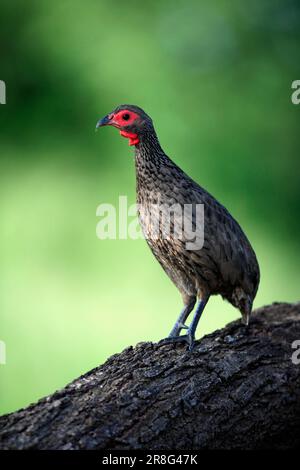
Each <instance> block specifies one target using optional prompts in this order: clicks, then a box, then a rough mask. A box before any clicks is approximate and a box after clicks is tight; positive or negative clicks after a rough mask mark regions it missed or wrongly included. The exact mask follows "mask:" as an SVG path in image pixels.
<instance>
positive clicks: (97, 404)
mask: <svg viewBox="0 0 300 470" xmlns="http://www.w3.org/2000/svg"><path fill="white" fill-rule="evenodd" d="M200 327H201V326H200ZM295 340H300V304H294V305H290V304H274V305H271V306H269V307H265V308H261V309H259V310H256V311H255V312H254V314H253V317H252V322H251V325H250V329H249V331H248V332H245V328H244V327H242V326H241V324H240V321H236V322H234V323H231V324H229V325H227V326H226V327H225V328H224V329H222V330H218V331H215V332H214V333H213V334H211V335H208V336H206V337H204V338H203V339H202V340H200V341H198V342H197V344H196V347H195V350H194V351H193V352H192V353H188V352H186V347H185V346H184V345H181V344H176V345H170V344H168V345H164V346H159V345H157V344H152V343H140V344H138V345H137V346H136V347H135V348H132V347H129V348H127V349H125V351H123V352H122V353H121V354H116V355H114V356H112V357H110V358H109V359H108V360H107V362H106V363H105V364H104V365H102V366H100V367H98V368H96V369H94V370H92V371H90V372H88V373H87V374H85V375H84V376H82V377H80V378H79V379H77V380H75V381H74V382H72V383H71V384H70V385H68V386H67V387H66V388H64V389H63V390H61V391H58V392H56V393H54V394H53V395H51V396H49V397H47V398H44V399H42V400H40V401H39V402H38V403H36V404H34V405H31V406H29V407H28V408H26V409H24V410H21V411H18V412H16V413H12V414H10V415H7V416H2V417H1V418H0V447H1V448H2V449H105V448H106V449H107V448H110V449H115V448H117V449H135V448H142V449H149V450H151V449H174V450H180V449H191V450H192V449H233V448H248V449H254V448H256V449H257V448H296V447H297V446H299V444H300V364H299V365H297V364H295V363H293V361H292V354H293V353H294V356H295V357H296V356H297V353H296V350H295V349H292V343H293V342H294V341H295ZM299 357H300V354H299ZM294 362H295V361H294Z"/></svg>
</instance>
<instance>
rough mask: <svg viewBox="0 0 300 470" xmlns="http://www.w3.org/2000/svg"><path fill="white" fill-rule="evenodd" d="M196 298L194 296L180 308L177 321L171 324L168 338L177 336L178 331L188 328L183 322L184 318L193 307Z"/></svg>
mask: <svg viewBox="0 0 300 470" xmlns="http://www.w3.org/2000/svg"><path fill="white" fill-rule="evenodd" d="M195 302H196V299H195V297H193V298H192V300H191V301H190V302H189V303H188V304H187V305H185V306H184V308H183V309H182V310H181V312H180V315H179V317H178V318H177V321H176V323H175V325H174V326H173V328H172V330H171V333H170V334H169V336H168V337H169V338H176V337H177V336H179V334H180V332H181V330H182V329H186V330H187V329H188V327H187V326H186V325H185V324H184V322H185V320H186V319H187V317H188V316H189V314H190V313H191V311H192V310H193V308H194V305H195Z"/></svg>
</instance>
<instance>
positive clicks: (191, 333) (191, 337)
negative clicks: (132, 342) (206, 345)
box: [160, 295, 209, 351]
mask: <svg viewBox="0 0 300 470" xmlns="http://www.w3.org/2000/svg"><path fill="white" fill-rule="evenodd" d="M208 299H209V295H206V296H205V297H203V299H201V300H200V301H199V303H198V305H197V308H196V311H195V314H194V317H193V320H192V321H191V324H190V326H189V327H188V328H187V332H186V334H185V335H182V336H178V334H177V336H171V334H172V333H173V331H175V332H176V329H175V328H176V325H177V323H178V322H180V319H181V316H182V315H183V312H184V310H185V309H184V310H183V311H182V312H181V314H180V316H179V318H178V320H177V322H176V323H175V325H174V328H173V330H172V331H171V333H170V335H169V337H168V338H166V339H164V340H162V341H160V344H166V343H173V342H174V343H177V342H182V341H186V342H187V343H188V345H189V350H190V351H192V349H193V347H194V343H195V332H196V328H197V325H198V322H199V320H200V317H201V315H202V312H203V310H204V308H205V305H206V304H207V302H208ZM190 311H191V310H190ZM187 315H188V314H187ZM187 315H186V317H187ZM180 323H181V322H180ZM181 328H182V325H181V327H180V330H181ZM180 330H179V331H180Z"/></svg>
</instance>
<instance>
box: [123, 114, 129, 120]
mask: <svg viewBox="0 0 300 470" xmlns="http://www.w3.org/2000/svg"><path fill="white" fill-rule="evenodd" d="M122 118H123V119H124V121H128V119H130V114H128V113H125V114H123V116H122Z"/></svg>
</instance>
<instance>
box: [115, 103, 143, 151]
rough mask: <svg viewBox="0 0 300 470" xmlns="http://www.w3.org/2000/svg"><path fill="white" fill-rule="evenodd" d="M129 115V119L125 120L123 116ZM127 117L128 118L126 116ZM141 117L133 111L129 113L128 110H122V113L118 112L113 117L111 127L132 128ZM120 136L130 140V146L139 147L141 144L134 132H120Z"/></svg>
mask: <svg viewBox="0 0 300 470" xmlns="http://www.w3.org/2000/svg"><path fill="white" fill-rule="evenodd" d="M126 115H129V119H124V118H123V116H126ZM126 117H127V116H126ZM138 117H139V115H138V114H136V113H134V112H133V111H129V110H127V109H122V111H119V112H117V113H116V114H113V115H111V119H110V121H109V125H111V126H114V127H116V128H117V129H120V127H124V126H130V125H131V124H133V123H134V122H135V120H136V119H138ZM120 135H121V136H122V137H126V138H127V139H129V142H128V144H129V145H137V144H138V143H139V138H138V135H137V134H135V133H133V132H127V131H122V130H121V131H120Z"/></svg>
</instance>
